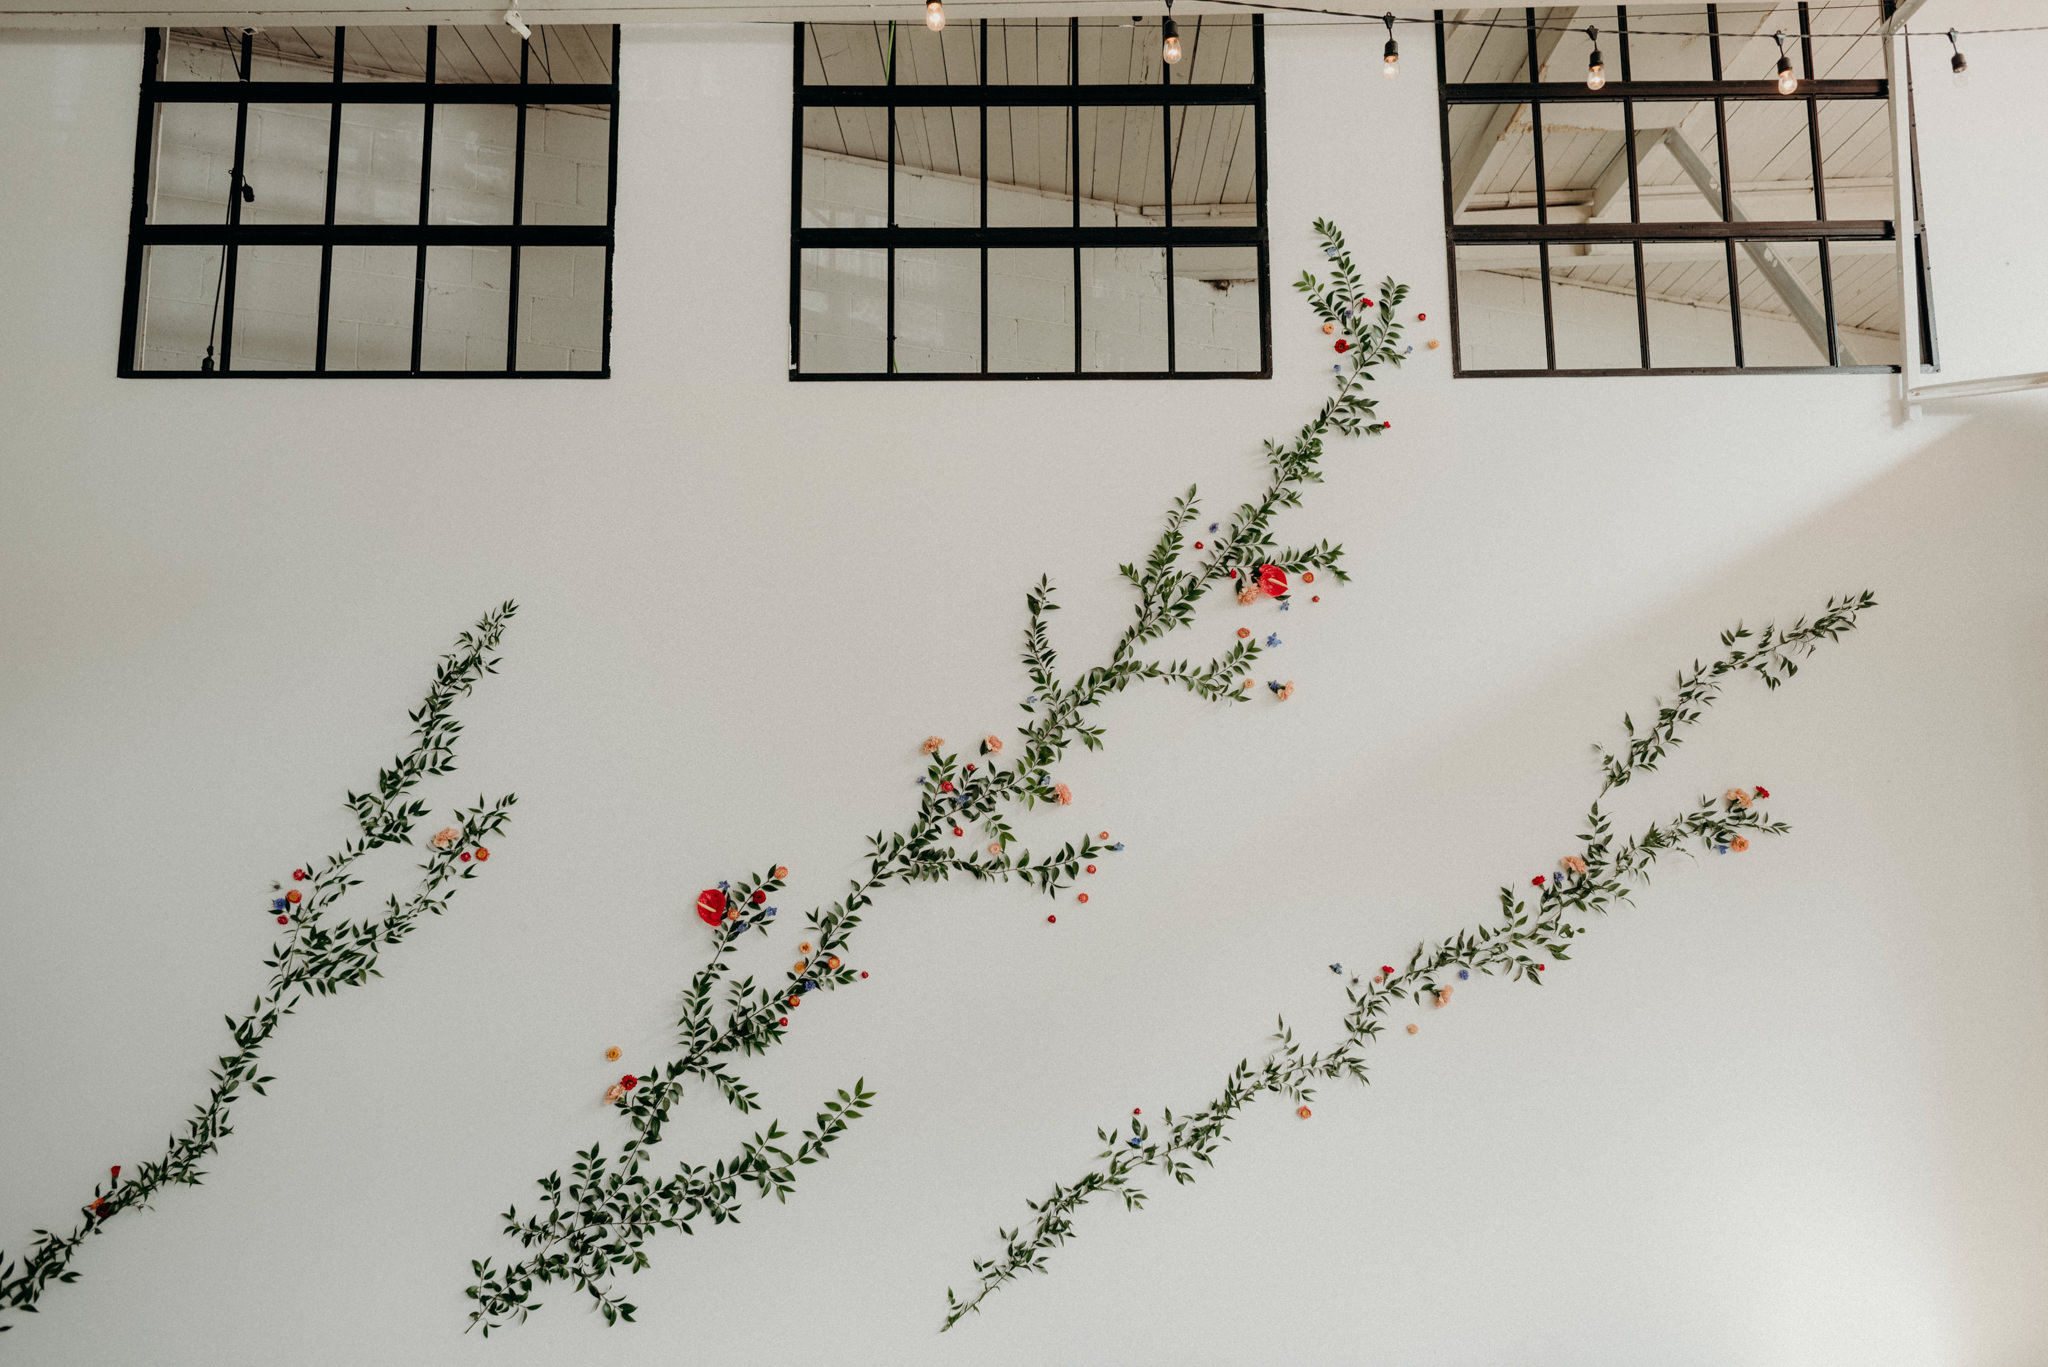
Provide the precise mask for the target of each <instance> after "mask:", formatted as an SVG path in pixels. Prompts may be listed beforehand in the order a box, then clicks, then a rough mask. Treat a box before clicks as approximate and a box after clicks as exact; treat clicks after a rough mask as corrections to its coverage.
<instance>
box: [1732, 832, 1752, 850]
mask: <svg viewBox="0 0 2048 1367" xmlns="http://www.w3.org/2000/svg"><path fill="white" fill-rule="evenodd" d="M1728 848H1729V849H1731V850H1733V851H1735V852H1736V853H1737V854H1741V853H1742V852H1743V851H1744V850H1746V849H1748V848H1749V837H1748V836H1746V835H1738V836H1736V837H1735V838H1734V839H1733V840H1731V841H1729V842H1728Z"/></svg>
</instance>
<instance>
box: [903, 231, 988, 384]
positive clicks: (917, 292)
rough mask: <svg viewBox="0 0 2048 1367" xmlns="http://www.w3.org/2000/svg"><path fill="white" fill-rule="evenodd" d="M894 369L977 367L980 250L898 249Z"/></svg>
mask: <svg viewBox="0 0 2048 1367" xmlns="http://www.w3.org/2000/svg"><path fill="white" fill-rule="evenodd" d="M896 369H897V370H899V371H901V372H903V373H905V374H929V373H931V372H934V371H962V370H967V371H973V370H980V369H981V252H980V251H979V250H978V249H975V248H965V249H955V248H944V249H939V248H931V247H899V248H898V249H897V251H896Z"/></svg>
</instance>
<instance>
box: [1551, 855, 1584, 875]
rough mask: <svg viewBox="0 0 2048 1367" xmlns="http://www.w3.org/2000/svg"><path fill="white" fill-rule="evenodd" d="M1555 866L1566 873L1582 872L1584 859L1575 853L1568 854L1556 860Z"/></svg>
mask: <svg viewBox="0 0 2048 1367" xmlns="http://www.w3.org/2000/svg"><path fill="white" fill-rule="evenodd" d="M1557 866H1558V867H1559V868H1561V869H1563V870H1564V871H1565V872H1566V873H1584V872H1585V871H1586V861H1585V860H1583V859H1581V858H1579V857H1578V856H1577V855H1575V854H1568V855H1566V856H1565V857H1564V858H1562V859H1560V860H1558V861H1557Z"/></svg>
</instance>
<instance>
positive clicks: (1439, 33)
mask: <svg viewBox="0 0 2048 1367" xmlns="http://www.w3.org/2000/svg"><path fill="white" fill-rule="evenodd" d="M1450 88H1451V87H1450V72H1449V70H1448V69H1447V67H1446V65H1445V58H1444V12H1443V11H1442V10H1438V11H1436V126H1437V137H1438V139H1439V141H1440V144H1441V148H1442V161H1443V191H1444V279H1445V282H1446V285H1447V287H1448V289H1449V294H1448V296H1447V303H1448V304H1449V306H1450V323H1451V373H1452V374H1453V375H1456V374H1459V373H1461V372H1462V371H1463V369H1464V365H1465V362H1464V347H1463V343H1462V342H1461V341H1460V340H1459V338H1460V337H1461V335H1462V334H1461V332H1460V330H1459V328H1458V246H1457V242H1456V241H1455V239H1453V238H1452V236H1451V227H1452V225H1454V224H1455V223H1456V222H1457V217H1458V215H1457V206H1456V205H1455V204H1454V203H1453V202H1452V198H1451V100H1450Z"/></svg>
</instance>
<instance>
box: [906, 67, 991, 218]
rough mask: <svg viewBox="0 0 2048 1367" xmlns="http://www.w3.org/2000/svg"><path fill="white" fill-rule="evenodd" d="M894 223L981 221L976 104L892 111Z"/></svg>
mask: <svg viewBox="0 0 2048 1367" xmlns="http://www.w3.org/2000/svg"><path fill="white" fill-rule="evenodd" d="M929 31H930V30H926V32H929ZM950 31H951V30H948V32H950ZM896 225H897V226H898V227H903V228H978V227H980V226H981V111H980V110H979V109H949V108H946V107H944V106H932V107H929V108H920V107H916V106H912V107H909V108H903V109H898V110H897V111H896Z"/></svg>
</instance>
